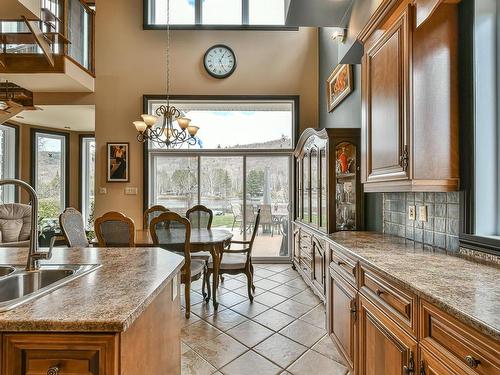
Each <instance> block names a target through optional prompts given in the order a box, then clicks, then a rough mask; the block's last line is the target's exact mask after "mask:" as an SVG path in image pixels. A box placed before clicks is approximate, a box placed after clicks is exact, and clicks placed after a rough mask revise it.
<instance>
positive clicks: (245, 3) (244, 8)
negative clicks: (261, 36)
mask: <svg viewBox="0 0 500 375" xmlns="http://www.w3.org/2000/svg"><path fill="white" fill-rule="evenodd" d="M241 1H242V3H241V12H242V15H241V17H242V18H241V23H242V25H248V24H249V0H241Z"/></svg>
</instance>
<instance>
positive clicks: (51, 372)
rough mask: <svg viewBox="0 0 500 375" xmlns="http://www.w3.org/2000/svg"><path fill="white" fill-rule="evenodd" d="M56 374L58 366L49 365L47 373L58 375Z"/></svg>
mask: <svg viewBox="0 0 500 375" xmlns="http://www.w3.org/2000/svg"><path fill="white" fill-rule="evenodd" d="M58 374H59V367H58V366H52V367H49V369H48V370H47V375H58Z"/></svg>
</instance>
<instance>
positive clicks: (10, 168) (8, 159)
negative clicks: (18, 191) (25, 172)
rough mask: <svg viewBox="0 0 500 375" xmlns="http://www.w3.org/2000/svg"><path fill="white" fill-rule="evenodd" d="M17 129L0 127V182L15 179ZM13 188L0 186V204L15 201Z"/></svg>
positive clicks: (6, 126) (8, 126)
mask: <svg viewBox="0 0 500 375" xmlns="http://www.w3.org/2000/svg"><path fill="white" fill-rule="evenodd" d="M17 159H18V154H17V128H16V127H14V126H10V125H0V180H3V179H6V178H16V177H17V171H16V168H17ZM15 198H16V197H15V188H14V187H13V186H0V204H1V203H12V202H14V201H15Z"/></svg>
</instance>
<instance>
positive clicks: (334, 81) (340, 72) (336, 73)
mask: <svg viewBox="0 0 500 375" xmlns="http://www.w3.org/2000/svg"><path fill="white" fill-rule="evenodd" d="M351 92H352V66H351V65H349V64H343V65H338V66H337V67H336V68H335V69H334V70H333V72H332V74H330V77H328V79H327V80H326V97H327V100H328V112H331V111H333V109H334V108H335V107H336V106H338V105H339V103H340V102H341V101H342V100H344V99H345V98H346V97H347V95H349V94H350V93H351Z"/></svg>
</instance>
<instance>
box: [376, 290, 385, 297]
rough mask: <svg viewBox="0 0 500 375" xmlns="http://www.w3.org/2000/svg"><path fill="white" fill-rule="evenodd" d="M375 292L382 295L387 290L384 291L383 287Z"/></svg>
mask: <svg viewBox="0 0 500 375" xmlns="http://www.w3.org/2000/svg"><path fill="white" fill-rule="evenodd" d="M375 292H376V293H377V296H381V295H382V294H384V293H385V291H383V290H382V289H377V290H376V291H375Z"/></svg>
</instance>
